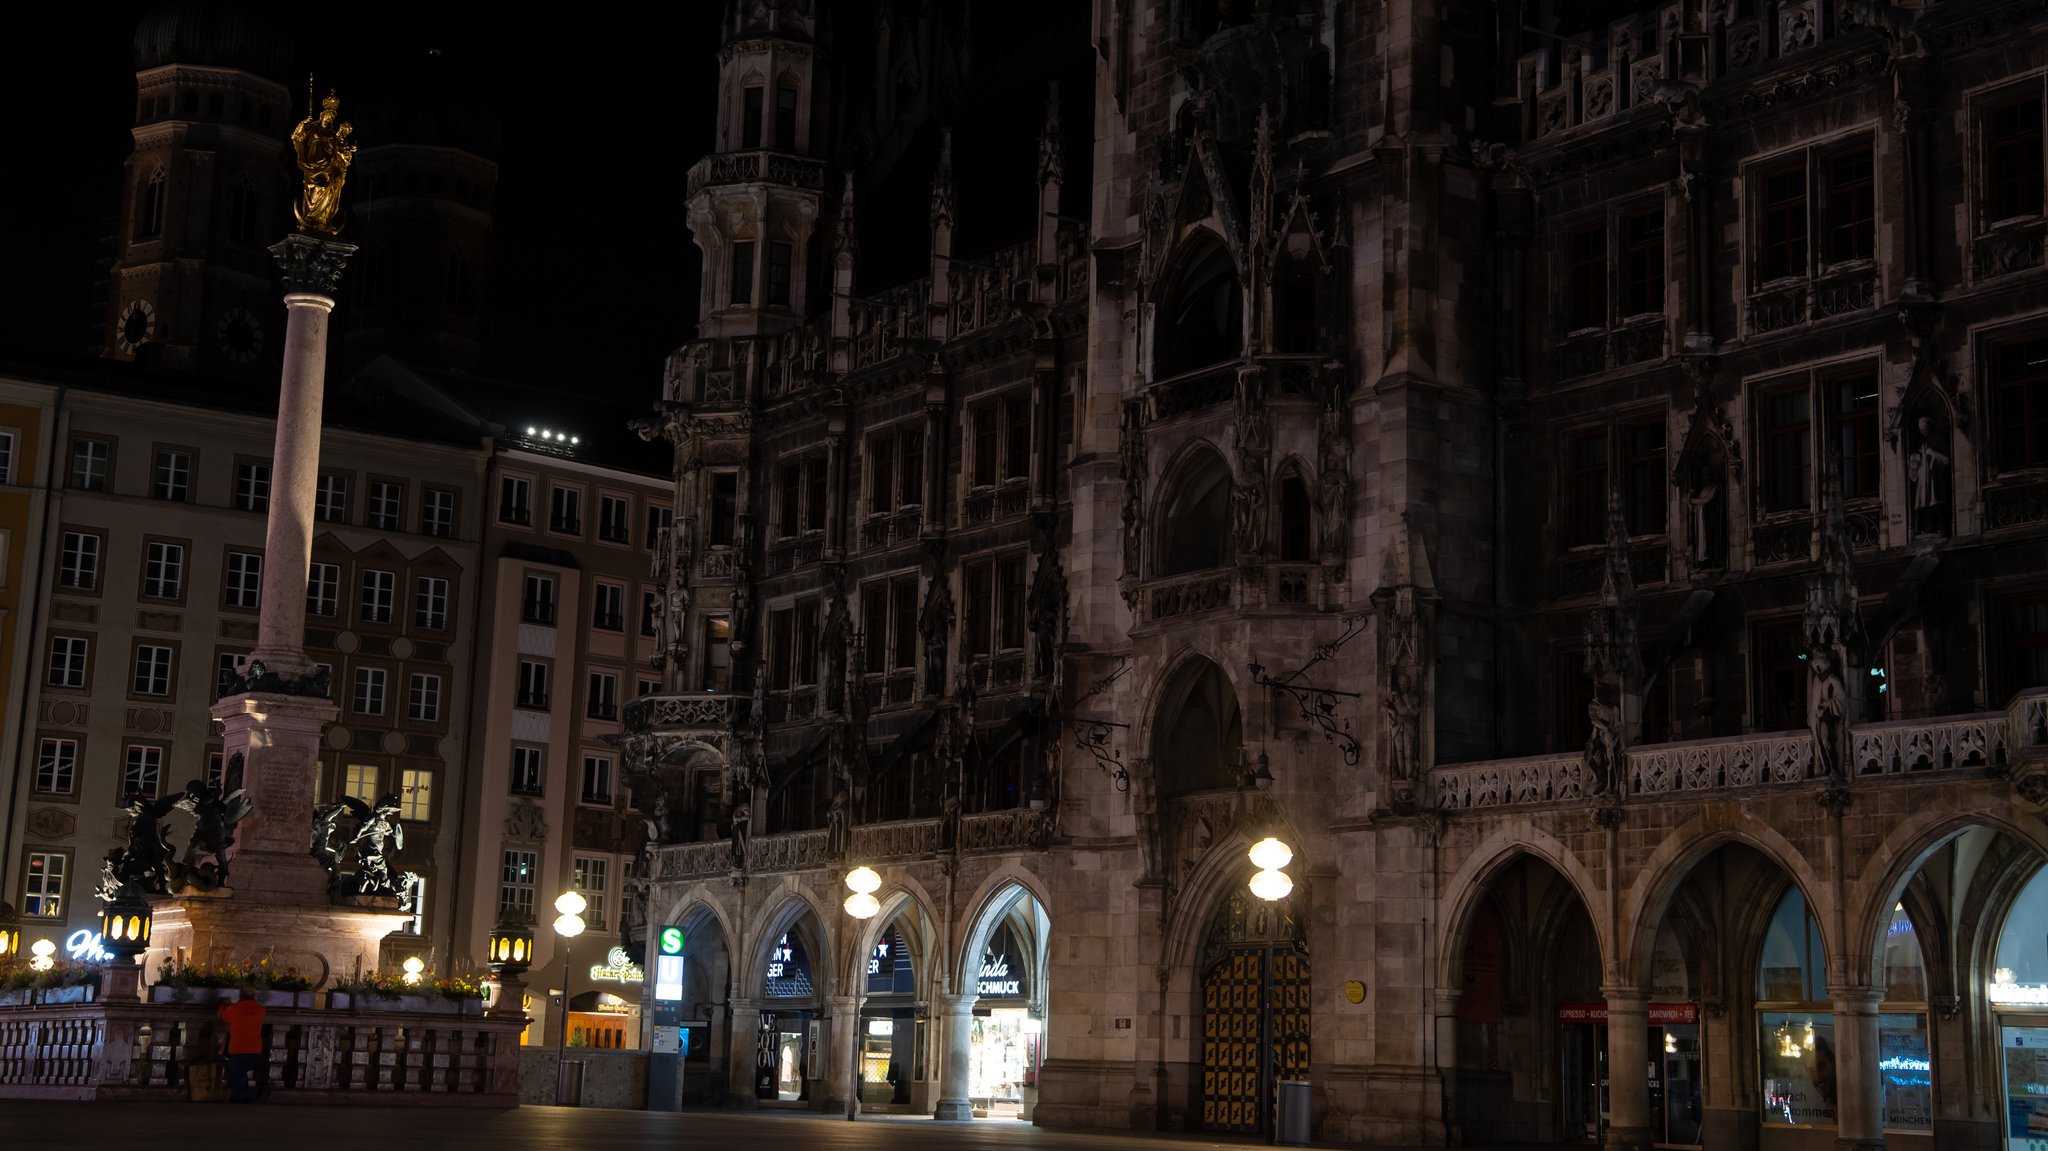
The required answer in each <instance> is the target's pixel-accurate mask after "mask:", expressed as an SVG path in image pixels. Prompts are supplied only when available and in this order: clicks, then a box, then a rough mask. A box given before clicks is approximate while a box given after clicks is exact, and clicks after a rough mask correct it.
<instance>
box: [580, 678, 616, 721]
mask: <svg viewBox="0 0 2048 1151" xmlns="http://www.w3.org/2000/svg"><path fill="white" fill-rule="evenodd" d="M587 704H588V706H587V707H586V708H585V710H584V714H585V715H588V716H589V717H590V718H592V719H617V718H619V677H618V676H616V675H613V674H612V673H610V672H606V671H593V672H591V673H590V692H589V699H588V701H587Z"/></svg>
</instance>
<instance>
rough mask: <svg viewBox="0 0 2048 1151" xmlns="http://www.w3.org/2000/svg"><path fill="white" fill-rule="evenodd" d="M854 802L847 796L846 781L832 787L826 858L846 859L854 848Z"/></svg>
mask: <svg viewBox="0 0 2048 1151" xmlns="http://www.w3.org/2000/svg"><path fill="white" fill-rule="evenodd" d="M851 806H852V800H851V799H850V798H849V797H848V795H847V790H846V781H845V780H844V779H841V780H839V781H838V782H837V783H835V784H834V785H833V787H832V804H831V806H830V807H828V808H826V810H825V857H826V858H827V859H834V860H838V859H845V858H846V853H847V852H848V851H849V850H850V849H851V848H852V847H853V814H852V810H851Z"/></svg>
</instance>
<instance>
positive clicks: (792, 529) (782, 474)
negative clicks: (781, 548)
mask: <svg viewBox="0 0 2048 1151" xmlns="http://www.w3.org/2000/svg"><path fill="white" fill-rule="evenodd" d="M803 498H804V485H803V466H802V465H801V464H800V463H798V462H796V461H794V460H791V461H786V462H784V463H783V464H782V466H781V467H779V468H776V469H775V534H776V535H777V536H779V537H781V538H783V539H788V538H789V537H790V536H793V535H795V534H797V532H798V531H800V530H802V525H801V523H800V521H801V519H802V516H801V515H800V514H799V511H800V509H801V508H802V507H803Z"/></svg>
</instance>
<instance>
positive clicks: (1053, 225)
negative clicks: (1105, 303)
mask: <svg viewBox="0 0 2048 1151" xmlns="http://www.w3.org/2000/svg"><path fill="white" fill-rule="evenodd" d="M1060 146H1061V136H1060V82H1059V81H1058V80H1054V81H1052V82H1050V83H1049V84H1047V85H1046V97H1045V128H1044V129H1043V130H1042V131H1040V132H1039V134H1038V250H1037V253H1036V257H1037V258H1036V263H1037V265H1038V267H1037V275H1036V277H1035V279H1036V284H1035V289H1036V293H1037V298H1038V299H1039V300H1040V301H1041V302H1043V303H1048V304H1049V303H1051V302H1053V300H1055V299H1057V298H1058V296H1059V284H1058V282H1057V281H1058V277H1059V265H1060V247H1059V244H1060V182H1061V181H1062V180H1064V179H1065V178H1066V162H1065V160H1064V159H1063V158H1062V156H1061V151H1060Z"/></svg>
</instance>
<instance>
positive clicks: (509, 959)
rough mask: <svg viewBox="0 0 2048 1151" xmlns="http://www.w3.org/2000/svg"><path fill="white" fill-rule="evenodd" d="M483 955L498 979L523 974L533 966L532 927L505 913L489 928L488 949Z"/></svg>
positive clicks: (522, 920)
mask: <svg viewBox="0 0 2048 1151" xmlns="http://www.w3.org/2000/svg"><path fill="white" fill-rule="evenodd" d="M485 954H486V955H487V956H488V958H489V960H490V964H491V971H492V972H494V973H495V974H496V975H497V976H498V978H500V979H504V978H508V977H513V978H516V977H517V976H519V975H522V974H524V973H525V971H526V969H527V968H528V967H530V966H532V965H533V925H532V924H530V923H528V922H526V921H525V920H524V919H521V918H520V917H519V916H518V915H516V914H514V913H512V912H509V911H508V912H506V913H505V915H504V917H503V918H501V919H499V920H498V925H497V926H496V927H493V928H491V940H490V947H489V949H488V950H487V951H486V953H485Z"/></svg>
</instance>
